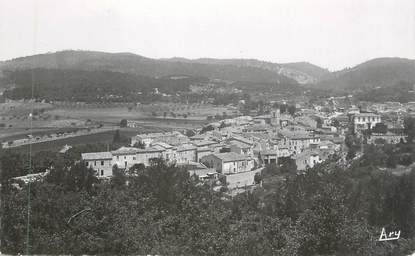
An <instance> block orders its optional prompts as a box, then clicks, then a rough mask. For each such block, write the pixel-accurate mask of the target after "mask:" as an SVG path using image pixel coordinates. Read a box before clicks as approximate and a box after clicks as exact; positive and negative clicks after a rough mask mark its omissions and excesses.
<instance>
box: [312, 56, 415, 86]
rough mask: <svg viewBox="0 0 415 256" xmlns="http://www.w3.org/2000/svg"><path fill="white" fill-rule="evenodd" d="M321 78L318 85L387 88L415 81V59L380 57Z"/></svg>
mask: <svg viewBox="0 0 415 256" xmlns="http://www.w3.org/2000/svg"><path fill="white" fill-rule="evenodd" d="M321 79H322V80H321V81H320V82H319V83H317V84H316V87H318V88H323V89H333V90H343V91H354V90H355V91H362V90H368V89H373V88H385V87H390V86H395V85H397V84H399V83H400V82H407V83H415V61H414V60H410V59H403V58H378V59H373V60H370V61H367V62H364V63H362V64H359V65H357V66H355V67H353V68H350V69H344V70H341V71H338V72H333V73H330V74H327V75H326V76H324V77H322V78H321Z"/></svg>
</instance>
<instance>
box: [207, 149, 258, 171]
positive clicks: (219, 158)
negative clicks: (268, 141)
mask: <svg viewBox="0 0 415 256" xmlns="http://www.w3.org/2000/svg"><path fill="white" fill-rule="evenodd" d="M201 162H202V163H204V164H205V165H206V166H208V167H210V168H215V169H216V171H217V172H219V173H222V174H232V173H239V172H246V171H250V170H252V169H253V168H254V167H255V163H254V159H252V158H251V157H249V156H245V155H240V154H237V153H235V152H228V153H215V154H210V155H207V156H204V157H202V159H201Z"/></svg>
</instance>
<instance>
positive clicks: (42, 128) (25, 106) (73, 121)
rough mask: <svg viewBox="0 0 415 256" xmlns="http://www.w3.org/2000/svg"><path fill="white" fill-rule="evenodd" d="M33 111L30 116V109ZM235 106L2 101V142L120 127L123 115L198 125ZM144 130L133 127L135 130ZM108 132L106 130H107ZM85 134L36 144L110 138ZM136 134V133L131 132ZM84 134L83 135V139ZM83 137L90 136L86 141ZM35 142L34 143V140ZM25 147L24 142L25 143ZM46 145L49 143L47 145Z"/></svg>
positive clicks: (157, 124)
mask: <svg viewBox="0 0 415 256" xmlns="http://www.w3.org/2000/svg"><path fill="white" fill-rule="evenodd" d="M31 112H33V115H32V116H30V113H31ZM235 113H236V110H235V109H234V108H232V107H225V106H213V105H211V104H183V103H165V102H155V103H151V104H146V105H143V104H133V103H94V104H86V103H76V102H58V103H53V104H50V103H41V102H29V101H9V102H7V103H2V104H0V142H8V141H12V140H18V139H24V138H27V137H28V135H29V134H32V135H33V136H34V137H37V136H39V137H42V136H47V135H53V134H56V133H63V132H65V133H67V132H74V131H78V130H83V129H88V128H89V129H90V128H96V127H102V129H103V130H108V129H117V128H118V126H119V123H120V121H121V119H127V120H134V121H136V122H137V124H138V129H141V130H148V132H155V131H160V129H161V130H171V129H179V130H180V129H183V130H185V129H196V128H200V127H201V126H203V125H204V124H206V123H207V122H208V121H207V117H208V116H215V115H220V116H222V115H223V114H226V115H234V114H235ZM30 127H32V130H30V129H29V128H30ZM146 127H147V128H150V129H147V128H146ZM137 132H138V133H139V132H140V131H137V130H136V131H133V132H132V133H137ZM103 134H105V133H103ZM85 136H86V137H84V135H82V136H77V137H76V138H64V139H59V140H54V141H53V142H52V141H51V142H42V143H36V146H33V148H34V149H35V148H42V147H43V146H42V145H43V144H48V145H57V147H61V146H63V145H65V144H76V143H78V140H80V141H79V143H81V142H84V143H87V142H88V141H93V142H96V141H97V140H103V141H105V140H107V139H106V136H104V135H102V134H101V136H99V135H95V136H94V135H92V134H91V135H88V136H87V135H85ZM131 136H132V135H131ZM79 138H81V139H79ZM82 138H88V139H87V140H86V141H83V139H82ZM33 145H34V144H33ZM22 147H23V146H22ZM45 148H46V147H45Z"/></svg>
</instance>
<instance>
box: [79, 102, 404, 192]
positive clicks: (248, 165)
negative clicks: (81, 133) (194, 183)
mask: <svg viewBox="0 0 415 256" xmlns="http://www.w3.org/2000/svg"><path fill="white" fill-rule="evenodd" d="M337 110H338V111H333V112H324V111H320V110H318V109H301V110H299V111H297V113H296V114H295V115H294V116H292V115H289V114H285V113H280V111H279V109H278V108H276V109H271V111H269V114H266V115H259V116H255V117H251V116H239V117H236V118H232V119H225V120H222V121H218V122H213V123H210V124H208V125H206V126H205V128H206V127H209V129H199V130H198V133H197V134H196V135H194V136H192V137H188V136H186V135H184V134H182V133H180V132H178V131H173V132H167V133H151V134H139V135H136V136H134V137H132V138H131V146H130V147H121V148H119V149H117V150H114V151H110V152H97V153H84V154H82V159H83V160H84V161H85V163H86V164H87V165H88V166H89V167H91V168H93V169H94V170H96V172H97V173H98V175H99V176H100V177H109V176H111V175H112V168H113V166H114V165H116V166H117V167H118V168H123V169H128V168H131V167H132V166H133V165H135V164H143V165H145V166H148V165H150V164H151V161H152V159H154V158H162V159H164V160H165V161H166V162H169V163H175V164H176V165H179V166H183V167H186V169H187V170H188V171H189V173H191V174H192V175H196V176H198V177H199V178H200V179H202V180H204V179H217V178H218V177H225V180H226V182H227V184H228V186H230V187H240V186H247V185H253V184H254V182H255V175H256V174H257V173H258V172H260V170H261V169H262V167H263V166H265V165H267V164H279V163H278V160H279V159H281V158H291V159H293V160H294V161H295V163H296V166H297V170H298V171H304V170H307V169H308V168H312V167H314V165H316V164H318V163H321V162H322V161H324V160H326V159H327V158H328V157H330V155H333V154H336V153H343V152H344V151H345V146H344V138H345V134H346V133H348V132H350V129H353V132H354V133H355V134H360V135H361V134H363V132H364V131H367V130H373V129H374V128H375V127H377V126H378V124H383V123H382V116H384V115H382V116H381V115H380V114H378V113H376V112H363V111H361V109H359V108H357V107H354V106H351V107H348V108H347V109H342V108H340V107H337ZM374 131H375V130H374ZM365 136H367V137H366V139H367V140H366V141H367V143H377V142H379V141H384V142H385V143H399V142H401V141H402V140H404V139H405V137H404V136H403V135H399V134H396V133H393V132H391V131H390V130H387V132H383V133H376V132H372V133H369V136H368V135H367V133H365ZM341 155H344V154H341Z"/></svg>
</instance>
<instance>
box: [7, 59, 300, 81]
mask: <svg viewBox="0 0 415 256" xmlns="http://www.w3.org/2000/svg"><path fill="white" fill-rule="evenodd" d="M0 68H1V69H2V70H25V69H33V68H45V69H61V70H85V71H98V70H101V71H102V70H106V71H113V72H120V73H129V74H134V75H140V76H148V77H156V78H157V77H165V76H171V75H189V76H193V77H208V78H211V79H221V80H229V81H243V82H265V83H287V84H296V81H295V80H294V79H292V78H290V77H288V76H285V75H284V74H282V73H280V72H276V71H274V70H272V69H271V68H269V69H268V68H263V67H260V66H255V65H233V64H231V63H229V64H219V63H216V64H215V63H202V62H200V63H199V62H193V61H187V60H185V59H170V60H163V59H151V58H146V57H143V56H140V55H136V54H131V53H105V52H94V51H61V52H56V53H46V54H39V55H34V56H28V57H22V58H16V59H12V60H9V61H5V62H3V63H0Z"/></svg>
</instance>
